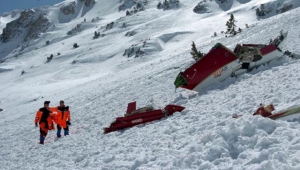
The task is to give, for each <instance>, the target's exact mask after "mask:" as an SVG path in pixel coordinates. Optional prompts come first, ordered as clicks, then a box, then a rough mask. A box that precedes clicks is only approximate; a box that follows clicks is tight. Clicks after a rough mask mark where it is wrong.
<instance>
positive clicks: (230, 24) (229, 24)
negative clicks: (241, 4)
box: [225, 14, 237, 35]
mask: <svg viewBox="0 0 300 170" xmlns="http://www.w3.org/2000/svg"><path fill="white" fill-rule="evenodd" d="M235 22H237V21H236V20H235V19H234V16H233V14H230V19H229V20H228V21H227V22H226V26H227V31H226V33H225V34H232V35H236V33H237V32H236V30H235V29H236V25H235Z"/></svg>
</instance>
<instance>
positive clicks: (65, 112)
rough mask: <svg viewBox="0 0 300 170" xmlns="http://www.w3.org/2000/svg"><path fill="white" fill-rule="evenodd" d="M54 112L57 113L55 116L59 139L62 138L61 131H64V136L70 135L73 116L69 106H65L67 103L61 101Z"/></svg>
mask: <svg viewBox="0 0 300 170" xmlns="http://www.w3.org/2000/svg"><path fill="white" fill-rule="evenodd" d="M54 111H55V112H57V114H56V116H55V122H56V124H57V133H56V135H57V137H58V138H60V137H61V129H62V128H63V129H64V135H65V136H66V135H69V125H71V122H70V121H71V115H70V109H69V106H65V102H64V101H63V100H61V101H60V102H59V106H57V107H55V108H54Z"/></svg>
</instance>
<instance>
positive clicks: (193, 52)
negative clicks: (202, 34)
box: [191, 41, 204, 61]
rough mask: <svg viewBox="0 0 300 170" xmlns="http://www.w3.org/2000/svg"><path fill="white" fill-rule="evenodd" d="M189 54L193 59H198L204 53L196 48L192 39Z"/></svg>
mask: <svg viewBox="0 0 300 170" xmlns="http://www.w3.org/2000/svg"><path fill="white" fill-rule="evenodd" d="M191 55H192V57H193V59H194V60H195V61H198V60H200V59H201V58H202V57H203V56H204V53H201V52H200V51H198V50H197V48H196V45H195V43H194V41H193V43H192V49H191Z"/></svg>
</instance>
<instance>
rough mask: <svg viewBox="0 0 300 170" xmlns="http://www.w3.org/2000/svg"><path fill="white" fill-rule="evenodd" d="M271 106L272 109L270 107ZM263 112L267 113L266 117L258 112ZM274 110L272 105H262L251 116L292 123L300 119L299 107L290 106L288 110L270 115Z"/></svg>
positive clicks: (237, 116) (234, 116)
mask: <svg viewBox="0 0 300 170" xmlns="http://www.w3.org/2000/svg"><path fill="white" fill-rule="evenodd" d="M270 106H272V107H270ZM262 109H263V110H265V111H267V112H268V114H267V115H264V114H259V111H260V110H262ZM274 110H275V108H274V106H273V104H270V105H268V106H266V107H265V106H264V105H262V104H261V105H260V107H259V108H258V109H257V111H256V112H255V113H254V114H253V115H261V116H263V117H266V118H270V119H272V120H288V121H292V120H294V119H296V120H297V119H299V117H300V106H299V105H298V106H292V107H289V108H286V109H284V110H281V111H278V112H275V113H272V112H273V111H274ZM241 116H243V115H233V116H232V118H239V117H241Z"/></svg>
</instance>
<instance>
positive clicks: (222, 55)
mask: <svg viewBox="0 0 300 170" xmlns="http://www.w3.org/2000/svg"><path fill="white" fill-rule="evenodd" d="M236 59H237V58H236V56H235V55H234V54H233V53H232V52H231V51H230V50H228V49H227V48H226V47H224V46H223V45H220V46H219V47H217V48H213V49H212V50H211V51H210V52H209V53H207V54H206V55H205V56H204V57H203V58H202V59H201V60H199V61H198V62H196V63H195V64H194V65H192V66H191V67H189V68H188V69H186V70H185V71H184V72H181V73H180V74H181V75H182V76H183V77H184V78H185V79H186V81H187V84H188V85H186V86H182V88H187V89H190V90H192V89H194V88H195V87H196V86H197V85H198V84H199V83H201V82H202V81H204V80H205V79H206V78H207V77H209V76H210V75H211V74H213V73H214V72H215V71H217V70H218V69H221V68H222V67H224V66H225V65H227V64H228V63H230V62H232V61H234V60H236Z"/></svg>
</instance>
